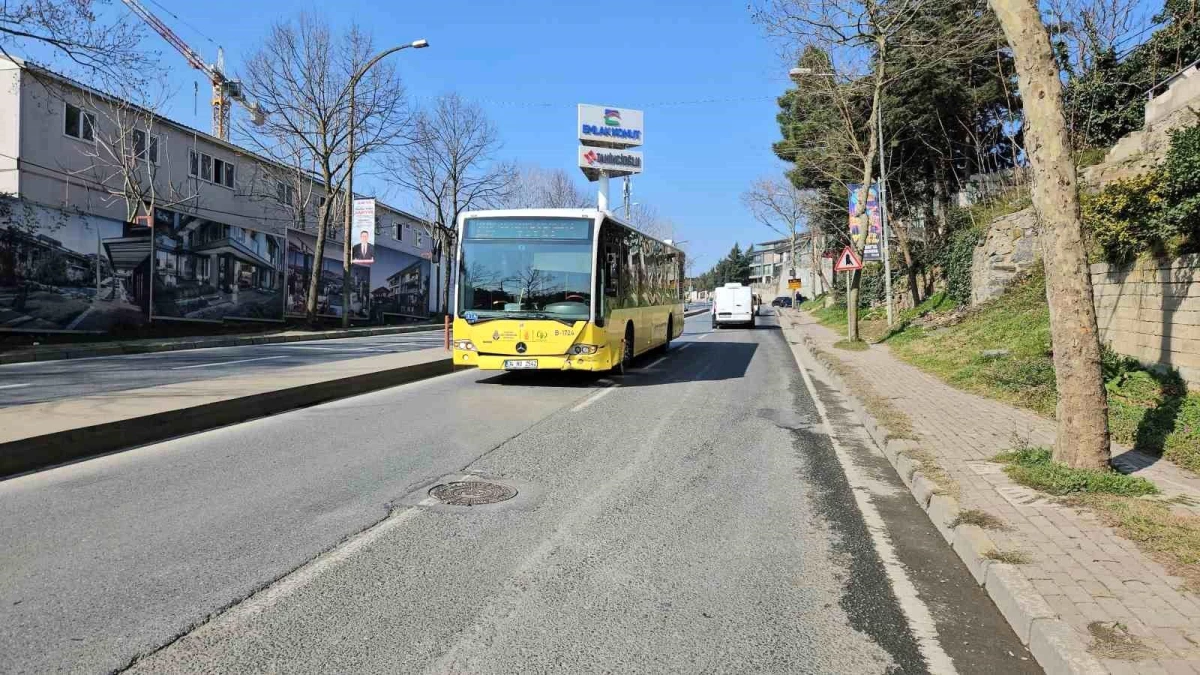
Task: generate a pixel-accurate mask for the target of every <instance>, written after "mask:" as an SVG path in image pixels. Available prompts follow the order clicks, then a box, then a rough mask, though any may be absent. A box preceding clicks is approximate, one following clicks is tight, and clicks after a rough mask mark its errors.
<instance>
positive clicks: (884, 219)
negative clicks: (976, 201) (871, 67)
mask: <svg viewBox="0 0 1200 675" xmlns="http://www.w3.org/2000/svg"><path fill="white" fill-rule="evenodd" d="M788 75H789V76H791V77H792V79H799V78H801V77H803V76H805V75H825V76H832V75H833V73H814V72H813V69H812V68H792V69H791V70H789V71H788ZM875 132H876V133H877V134H878V135H879V225H880V227H881V228H882V230H883V232H881V233H880V234H881V236H882V238H883V292H884V294H885V295H887V322H888V325H889V326H890V325H892V261H891V256H890V255H889V251H888V214H887V164H886V163H885V161H884V158H883V97H880V100H879V110H878V114H876V115H875ZM865 188H866V189H867V190H868V191H869V190H870V189H871V186H869V185H867V186H865Z"/></svg>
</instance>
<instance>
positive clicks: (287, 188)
mask: <svg viewBox="0 0 1200 675" xmlns="http://www.w3.org/2000/svg"><path fill="white" fill-rule="evenodd" d="M275 197H276V199H278V200H279V203H280V204H284V205H286V206H295V204H296V188H294V187H292V186H291V185H288V184H287V183H285V182H283V181H279V182H278V183H276V184H275Z"/></svg>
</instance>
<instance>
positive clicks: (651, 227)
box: [622, 203, 676, 239]
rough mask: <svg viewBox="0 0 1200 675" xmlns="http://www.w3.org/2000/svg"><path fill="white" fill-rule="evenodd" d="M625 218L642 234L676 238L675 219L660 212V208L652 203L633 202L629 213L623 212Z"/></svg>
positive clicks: (659, 237)
mask: <svg viewBox="0 0 1200 675" xmlns="http://www.w3.org/2000/svg"><path fill="white" fill-rule="evenodd" d="M622 215H623V216H625V220H626V221H627V222H628V223H629V224H630V225H633V227H634V229H636V230H637V231H639V232H641V233H642V234H647V235H650V236H651V237H654V238H656V239H674V238H675V229H676V228H675V221H673V220H671V219H670V218H666V217H664V216H662V215H660V214H659V212H658V209H657V208H655V207H654V206H652V205H650V204H636V203H635V204H633V205H632V206H630V207H629V213H623V214H622Z"/></svg>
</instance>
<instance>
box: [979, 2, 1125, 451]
mask: <svg viewBox="0 0 1200 675" xmlns="http://www.w3.org/2000/svg"><path fill="white" fill-rule="evenodd" d="M989 2H990V3H991V6H992V9H993V10H995V12H996V15H997V17H998V18H999V19H1000V26H1001V27H1002V28H1003V29H1004V34H1005V35H1006V36H1007V37H1008V42H1009V44H1010V45H1011V46H1012V50H1013V56H1014V59H1015V61H1016V67H1017V82H1018V85H1019V88H1020V92H1021V101H1022V104H1023V105H1024V108H1025V120H1026V122H1025V123H1026V131H1025V150H1026V152H1027V153H1028V155H1029V164H1030V169H1031V171H1032V172H1033V186H1032V192H1033V207H1034V211H1035V212H1036V213H1037V216H1038V220H1039V221H1040V223H1041V239H1042V255H1043V257H1044V258H1045V266H1046V299H1047V301H1048V302H1049V304H1050V336H1051V339H1052V341H1053V345H1054V377H1055V383H1056V384H1057V386H1058V408H1057V411H1056V412H1057V417H1058V435H1057V440H1056V441H1055V445H1054V459H1055V460H1057V461H1060V462H1063V463H1065V464H1067V465H1069V466H1072V467H1076V468H1101V467H1104V466H1106V465H1107V463H1108V460H1109V456H1110V449H1109V438H1108V400H1107V398H1106V396H1105V393H1104V378H1103V376H1102V374H1101V370H1100V339H1099V334H1098V331H1097V329H1096V308H1095V305H1093V304H1092V280H1091V276H1090V275H1089V273H1088V265H1087V253H1086V250H1087V247H1086V246H1084V242H1083V232H1082V228H1081V227H1080V223H1079V197H1078V194H1077V192H1076V186H1075V163H1074V161H1073V159H1072V157H1071V151H1070V143H1069V140H1068V137H1067V128H1066V119H1065V117H1064V115H1063V106H1062V82H1061V80H1060V79H1059V72H1058V66H1057V64H1056V63H1055V60H1054V54H1053V52H1052V51H1051V49H1050V38H1049V35H1048V34H1047V32H1046V27H1045V25H1044V24H1043V23H1042V19H1041V16H1040V15H1039V13H1038V7H1037V5H1036V4H1035V3H1034V2H1031V1H1030V0H989Z"/></svg>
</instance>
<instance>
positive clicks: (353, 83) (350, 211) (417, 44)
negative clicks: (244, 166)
mask: <svg viewBox="0 0 1200 675" xmlns="http://www.w3.org/2000/svg"><path fill="white" fill-rule="evenodd" d="M428 46H429V42H428V41H426V40H415V41H413V42H410V43H408V44H406V45H400V46H398V47H392V48H391V49H385V50H383V51H381V52H379V53H378V54H376V55H375V56H374V57H372V58H371V60H370V61H367V62H366V63H364V64H363V67H362V68H359V69H358V72H356V73H354V75H353V76H351V77H350V128H349V132H350V133H349V136H350V138H349V146H350V152H349V154H348V155H347V163H346V223H345V228H344V236H343V237H342V239H343V241H342V328H349V327H350V249H351V247H352V246H353V245H352V244H351V243H350V240H351V236H350V229H351V228H350V225H351V223H352V221H353V220H354V121H355V120H354V102H355V99H357V98H358V95H357V93H356V90H357V88H358V81H359V80H361V79H362V77H363V75H366V74H367V71H368V70H370V69H371V68H373V67H374V66H375V64H376V63H379V62H380V61H381V60H383V58H384V57H385V56H389V55H391V54H394V53H396V52H398V51H400V50H401V49H408V48H409V47H412V48H414V49H423V48H425V47H428ZM330 198H331V199H332V195H331V196H330ZM432 243H433V242H430V244H432ZM368 286H369V284H368ZM368 290H369V289H368Z"/></svg>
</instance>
